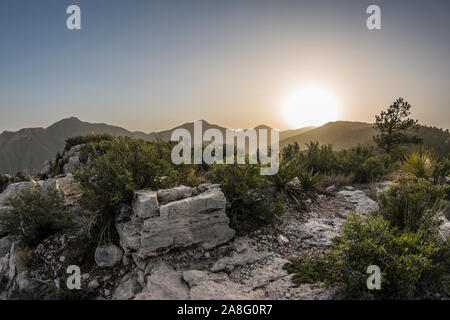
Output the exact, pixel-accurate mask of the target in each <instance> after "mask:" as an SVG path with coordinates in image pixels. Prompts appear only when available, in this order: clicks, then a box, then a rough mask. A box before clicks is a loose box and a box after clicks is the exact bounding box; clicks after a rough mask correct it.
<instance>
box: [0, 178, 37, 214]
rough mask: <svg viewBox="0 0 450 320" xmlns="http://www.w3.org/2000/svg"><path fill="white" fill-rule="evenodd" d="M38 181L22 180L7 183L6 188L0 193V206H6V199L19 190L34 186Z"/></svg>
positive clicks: (18, 192) (16, 193)
mask: <svg viewBox="0 0 450 320" xmlns="http://www.w3.org/2000/svg"><path fill="white" fill-rule="evenodd" d="M37 185H38V183H37V182H36V181H33V180H31V181H22V182H16V183H11V184H9V185H8V186H7V187H6V189H5V190H4V191H3V192H2V193H1V194H0V207H6V206H8V199H9V198H10V197H15V196H17V195H18V194H20V193H21V192H24V191H26V190H29V189H31V188H33V187H36V186H37Z"/></svg>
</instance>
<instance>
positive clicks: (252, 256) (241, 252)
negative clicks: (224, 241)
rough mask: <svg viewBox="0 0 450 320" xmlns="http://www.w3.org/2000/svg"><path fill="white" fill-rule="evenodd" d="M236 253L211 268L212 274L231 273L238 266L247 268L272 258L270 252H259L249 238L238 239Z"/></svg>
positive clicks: (220, 260) (235, 244) (235, 243)
mask: <svg viewBox="0 0 450 320" xmlns="http://www.w3.org/2000/svg"><path fill="white" fill-rule="evenodd" d="M234 246H235V248H236V251H235V252H234V253H233V254H232V255H231V256H230V257H223V258H221V259H219V260H217V261H216V262H215V263H214V264H213V265H212V267H211V271H212V272H218V271H231V270H233V269H234V268H235V267H236V266H245V265H248V264H253V263H256V262H259V261H261V260H263V259H265V258H267V257H269V256H270V253H269V252H268V251H259V250H257V249H256V248H255V247H254V246H253V245H252V243H251V241H248V240H247V238H240V239H236V241H235V242H234Z"/></svg>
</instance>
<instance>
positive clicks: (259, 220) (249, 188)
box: [210, 164, 284, 231]
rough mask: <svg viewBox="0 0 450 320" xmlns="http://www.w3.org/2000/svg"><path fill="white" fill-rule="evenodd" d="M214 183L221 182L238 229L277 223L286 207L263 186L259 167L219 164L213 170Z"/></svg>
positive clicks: (232, 223)
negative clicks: (278, 217)
mask: <svg viewBox="0 0 450 320" xmlns="http://www.w3.org/2000/svg"><path fill="white" fill-rule="evenodd" d="M210 178H211V180H212V181H213V182H215V183H220V184H221V187H222V190H223V192H224V194H225V196H226V198H227V213H228V216H229V217H230V221H231V226H232V227H233V228H235V229H237V230H241V231H243V230H247V229H250V228H252V227H254V226H260V225H265V224H271V225H273V224H275V222H276V218H277V216H278V215H280V214H282V213H283V211H284V206H283V205H281V204H280V203H277V199H274V200H273V201H269V200H268V199H271V198H274V197H273V194H272V195H270V196H269V195H268V194H265V193H266V192H268V191H267V190H266V189H264V188H263V180H262V177H261V175H260V167H259V166H258V165H250V164H236V165H223V164H216V165H214V166H213V169H212V171H211V173H210Z"/></svg>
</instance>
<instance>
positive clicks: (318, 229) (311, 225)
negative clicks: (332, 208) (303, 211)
mask: <svg viewBox="0 0 450 320" xmlns="http://www.w3.org/2000/svg"><path fill="white" fill-rule="evenodd" d="M341 225H342V220H340V219H323V218H311V219H309V220H308V221H307V222H306V223H299V224H293V225H290V226H289V227H288V233H289V235H290V236H292V237H296V238H297V239H300V240H302V241H303V242H304V243H306V244H309V245H312V246H315V247H328V246H330V245H331V244H332V243H331V240H332V239H333V238H334V237H336V236H339V228H340V227H341Z"/></svg>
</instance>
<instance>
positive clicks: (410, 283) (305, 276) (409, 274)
mask: <svg viewBox="0 0 450 320" xmlns="http://www.w3.org/2000/svg"><path fill="white" fill-rule="evenodd" d="M434 239H435V238H434V237H431V236H430V235H428V234H425V233H410V232H396V230H395V229H392V228H391V227H390V226H389V222H388V221H387V220H386V219H384V218H383V217H382V216H381V215H369V216H368V217H363V216H361V215H359V214H357V213H352V214H351V215H350V216H349V217H348V218H347V220H346V222H345V223H344V225H343V227H342V236H341V237H339V238H335V239H334V241H333V242H334V246H333V247H332V249H330V250H328V251H327V252H326V253H325V256H324V257H320V258H312V259H307V260H306V261H305V262H304V263H301V262H298V261H292V262H291V263H289V264H286V265H285V267H284V268H285V269H286V270H287V271H288V272H289V273H294V274H295V275H294V277H293V282H294V283H296V284H302V283H313V282H316V281H321V282H323V283H324V284H325V285H326V286H327V287H331V286H337V285H343V293H344V295H345V297H346V298H353V299H374V298H375V299H399V298H400V299H401V298H407V299H411V298H418V297H421V296H424V295H425V294H426V293H438V292H443V291H445V290H446V288H443V286H444V285H445V284H446V283H445V282H443V280H444V279H448V277H449V275H450V274H449V269H448V265H449V264H450V254H448V249H449V246H448V243H447V244H441V243H437V242H435V240H434ZM370 265H377V266H379V267H380V269H381V272H382V273H381V289H380V290H368V289H367V285H366V281H367V278H368V274H367V273H366V270H367V267H368V266H370Z"/></svg>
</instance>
